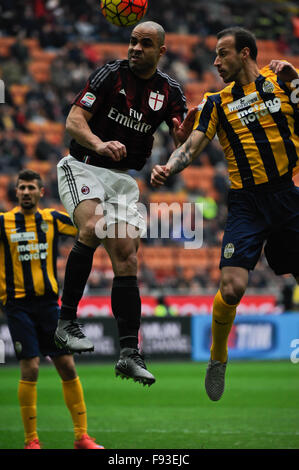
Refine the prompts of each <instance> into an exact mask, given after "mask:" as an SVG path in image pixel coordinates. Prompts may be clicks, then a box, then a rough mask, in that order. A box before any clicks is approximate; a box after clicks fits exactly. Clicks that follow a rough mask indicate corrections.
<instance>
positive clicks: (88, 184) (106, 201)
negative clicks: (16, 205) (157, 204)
mask: <svg viewBox="0 0 299 470" xmlns="http://www.w3.org/2000/svg"><path fill="white" fill-rule="evenodd" d="M57 176H58V191H59V196H60V199H61V202H62V204H63V205H64V207H65V209H66V211H67V212H68V214H69V216H70V217H71V219H72V221H73V222H74V210H75V209H76V207H77V206H78V204H79V203H80V202H81V201H85V200H88V199H99V200H100V201H101V204H100V205H99V206H100V207H99V211H98V208H97V212H96V213H97V214H103V215H104V218H105V223H106V226H107V228H108V227H109V226H111V225H113V224H117V223H119V222H126V223H128V224H130V225H133V226H134V227H137V228H138V230H139V236H145V233H146V223H145V221H144V218H143V216H142V214H141V212H140V211H139V210H138V207H137V203H138V200H139V188H138V185H137V183H136V181H135V180H134V178H132V176H130V175H129V174H128V173H127V172H126V171H122V170H114V169H113V170H110V169H107V168H101V167H96V166H93V165H87V164H86V163H81V162H79V161H78V160H76V159H75V158H74V157H72V156H71V155H68V156H66V157H64V158H62V160H60V162H59V163H58V165H57Z"/></svg>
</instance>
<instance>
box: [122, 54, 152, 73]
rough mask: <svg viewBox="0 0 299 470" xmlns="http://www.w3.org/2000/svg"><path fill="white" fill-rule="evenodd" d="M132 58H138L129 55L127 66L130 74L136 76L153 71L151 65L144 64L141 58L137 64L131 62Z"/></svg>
mask: <svg viewBox="0 0 299 470" xmlns="http://www.w3.org/2000/svg"><path fill="white" fill-rule="evenodd" d="M132 57H139V56H138V55H135V56H134V55H129V57H128V58H129V65H130V69H131V70H132V72H134V73H135V74H136V75H137V76H138V75H144V74H147V73H148V72H150V71H151V70H152V69H153V63H149V62H146V61H145V60H144V59H143V58H142V57H141V56H140V58H139V60H138V61H137V62H133V61H132Z"/></svg>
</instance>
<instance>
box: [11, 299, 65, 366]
mask: <svg viewBox="0 0 299 470" xmlns="http://www.w3.org/2000/svg"><path fill="white" fill-rule="evenodd" d="M4 312H5V313H6V316H7V323H8V328H9V331H10V335H11V338H12V341H13V345H14V349H15V353H16V357H17V359H29V358H31V357H36V356H39V355H40V354H42V355H44V356H50V357H56V356H61V355H63V354H67V351H66V350H62V349H58V348H57V346H56V344H55V342H54V333H55V330H56V327H57V322H58V317H59V306H58V303H57V300H56V299H49V298H45V297H35V298H34V299H30V300H28V299H17V300H14V301H8V302H7V304H6V305H5V307H4Z"/></svg>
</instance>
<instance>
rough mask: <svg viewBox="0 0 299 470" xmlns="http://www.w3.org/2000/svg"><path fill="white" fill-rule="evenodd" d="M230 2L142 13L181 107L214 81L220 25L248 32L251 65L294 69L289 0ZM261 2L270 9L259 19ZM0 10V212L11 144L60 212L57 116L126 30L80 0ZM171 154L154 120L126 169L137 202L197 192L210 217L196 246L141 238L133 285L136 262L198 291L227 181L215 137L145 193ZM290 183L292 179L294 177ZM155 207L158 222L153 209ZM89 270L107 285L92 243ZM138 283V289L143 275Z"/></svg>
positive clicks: (120, 54)
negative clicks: (139, 155) (149, 141)
mask: <svg viewBox="0 0 299 470" xmlns="http://www.w3.org/2000/svg"><path fill="white" fill-rule="evenodd" d="M239 3H240V2H239ZM239 3H238V2H236V1H234V0H229V1H225V2H224V1H221V0H218V1H215V2H210V3H207V2H204V1H202V0H198V1H197V2H191V4H190V12H189V14H188V15H187V17H186V15H185V14H183V13H184V12H182V8H183V7H182V2H181V1H179V0H172V1H170V0H164V1H163V3H162V4H161V2H160V1H158V0H151V5H150V8H149V10H148V13H147V15H146V19H148V20H150V19H153V20H156V19H157V18H159V21H160V22H161V23H162V24H163V25H164V27H165V29H166V31H168V34H167V38H166V44H167V47H168V54H167V56H166V57H165V59H163V60H162V61H161V68H162V70H164V71H165V72H167V73H169V74H170V75H172V76H173V77H174V78H177V79H178V80H179V81H180V82H181V83H182V84H183V86H184V90H185V94H186V97H187V101H188V105H189V106H193V105H197V104H198V103H199V102H200V101H201V100H202V98H203V95H204V93H205V92H207V91H217V90H219V89H221V88H222V87H223V82H222V80H220V79H219V77H218V76H217V74H216V73H215V71H214V70H213V66H212V63H213V60H214V48H215V44H216V36H215V33H216V32H217V31H219V30H220V29H222V28H223V27H226V26H228V25H234V24H235V25H245V26H246V27H248V28H249V29H251V30H253V31H254V32H255V33H256V35H257V37H258V47H259V57H258V63H259V66H260V67H263V66H264V65H266V64H267V63H269V61H270V60H271V59H272V58H286V59H287V60H290V61H292V63H293V64H294V65H295V66H296V67H298V68H299V34H298V22H299V7H298V6H296V3H295V2H287V4H286V2H275V3H274V4H273V2H263V1H261V2H259V5H257V4H256V2H253V0H245V1H244V2H242V4H239ZM269 3H271V4H272V6H271V8H272V10H271V15H270V16H269V15H268V16H267V11H268V9H269ZM253 4H254V8H253ZM273 9H274V10H273ZM273 11H275V13H276V14H275V15H274V14H273ZM0 13H1V15H0V16H1V19H0V30H1V36H0V78H2V80H3V81H4V83H5V86H6V89H5V92H6V95H5V101H6V103H5V105H4V104H3V105H0V137H1V143H0V170H1V177H0V201H1V210H3V211H5V210H9V209H10V208H11V207H12V205H13V202H14V199H13V190H12V188H13V184H14V178H15V172H16V171H17V170H18V167H17V166H16V164H15V161H14V160H13V159H12V158H11V154H10V153H9V152H11V149H12V148H15V146H16V141H17V143H19V145H20V148H23V149H24V150H23V151H24V155H23V158H22V160H21V164H22V166H24V167H27V168H32V169H34V170H36V171H38V172H40V173H41V174H42V176H43V177H44V179H45V181H46V183H48V182H49V181H50V184H49V187H48V188H47V193H46V197H45V200H44V203H43V204H44V205H45V206H46V205H49V204H51V205H52V206H53V205H54V206H55V207H57V208H59V209H61V203H60V201H59V198H58V193H57V185H56V184H55V176H54V177H53V168H54V173H55V167H56V164H57V161H58V160H59V158H60V155H65V154H66V152H67V148H68V143H69V136H67V135H65V131H64V121H65V117H66V115H67V113H68V110H69V105H70V102H71V101H72V99H73V98H74V96H75V94H76V93H77V92H78V91H79V90H80V88H81V86H82V85H83V84H84V82H85V80H86V78H87V77H88V75H89V73H90V72H91V71H92V70H93V69H94V68H95V66H96V65H101V64H102V63H104V62H106V61H107V60H109V59H113V58H125V57H126V54H127V41H128V37H129V33H130V28H116V27H114V26H112V25H110V24H109V23H108V22H107V21H106V20H104V18H103V17H102V15H101V13H100V10H99V2H89V1H87V2H84V6H82V5H81V6H80V5H79V4H77V3H76V4H74V3H73V2H72V1H71V0H64V1H63V2H62V0H53V1H51V2H49V1H44V0H39V1H38V2H37V1H33V0H26V1H25V2H20V0H15V2H12V3H11V4H10V2H4V4H3V5H1V6H0ZM82 14H84V15H85V17H84V19H82ZM182 17H183V19H184V21H182V20H181V18H182ZM256 18H259V21H258V22H256V21H255V19H256ZM269 21H270V23H269ZM83 23H84V25H85V28H83V26H82V24H83ZM86 25H87V26H88V27H86ZM112 39H113V41H112ZM1 107H2V110H1ZM4 107H5V108H4ZM12 130H14V135H13V136H12V135H11V131H12ZM41 142H42V145H41ZM45 143H46V144H47V145H45ZM8 144H9V145H8ZM38 146H39V147H38ZM38 148H43V149H46V150H44V152H46V155H48V158H47V157H46V159H44V155H45V153H42V152H41V153H40V154H39V153H38V152H37V149H38ZM9 149H10V150H9ZM171 151H172V146H171V143H170V140H169V136H168V130H167V129H164V128H163V127H162V128H161V129H160V130H159V131H158V133H157V138H156V143H155V146H154V150H153V156H152V160H151V162H149V163H148V165H147V166H146V167H145V168H144V169H143V170H142V172H141V173H140V174H135V173H134V172H132V174H133V176H135V177H136V178H138V179H137V181H138V184H139V189H140V193H141V200H142V202H143V203H144V204H145V205H146V207H149V204H150V203H161V202H166V203H168V204H171V203H178V204H179V205H182V204H184V203H187V202H194V201H196V198H197V197H206V198H208V197H209V198H212V200H213V201H215V203H216V207H217V211H216V212H217V214H216V216H215V217H214V218H212V219H211V220H208V219H204V221H203V230H204V245H203V247H202V248H200V249H198V250H185V249H184V248H183V241H184V239H183V237H182V239H180V240H179V239H175V238H171V237H170V239H167V240H161V239H156V240H153V239H149V238H145V239H143V240H142V244H141V249H140V251H139V254H138V257H139V260H140V263H141V268H140V270H141V272H140V276H141V282H143V278H142V276H143V268H142V266H145V267H146V269H148V270H149V272H151V273H152V277H153V279H154V287H155V286H156V287H159V285H160V284H161V282H163V285H164V286H166V287H167V286H169V287H173V286H176V285H178V284H177V283H178V279H181V276H182V277H183V279H184V283H185V284H184V285H185V286H186V288H188V286H190V283H191V282H192V285H193V286H194V282H195V283H197V286H198V288H199V289H200V288H201V287H203V282H202V281H201V279H202V276H204V277H206V279H207V280H208V281H207V282H208V283H209V285H211V286H216V285H217V283H218V280H219V270H218V262H219V249H220V242H221V236H222V231H223V224H224V221H225V215H226V207H225V195H226V191H227V188H228V184H227V179H226V178H225V176H222V168H223V167H224V169H225V163H224V160H223V156H222V153H221V151H220V152H219V148H218V146H217V141H215V142H213V143H212V144H211V145H210V146H209V148H208V149H207V151H206V153H205V154H203V155H202V158H201V159H200V161H197V162H194V165H192V166H190V167H188V168H187V169H186V170H185V171H184V172H183V173H182V174H180V175H177V176H175V177H173V178H171V179H170V180H169V182H168V183H167V186H165V187H164V188H162V190H159V191H157V190H153V188H151V187H150V185H149V174H150V170H151V167H152V165H153V164H154V163H156V162H161V163H164V162H165V161H166V160H167V158H168V156H169V154H170V152H171ZM47 152H48V153H47ZM38 154H39V158H38V156H37V155H38ZM41 155H42V156H41ZM10 160H12V161H11V162H10ZM8 161H9V162H10V163H11V165H10V166H8V163H7V162H8ZM53 178H54V179H53ZM216 178H218V180H217V181H218V184H216ZM295 181H296V182H297V184H299V175H297V176H296V178H295ZM161 214H162V215H160V218H161V222H163V211H161ZM215 243H216V245H217V246H215ZM70 246H71V245H69V242H66V244H65V245H64V244H63V245H62V246H61V251H60V259H59V263H58V273H59V277H60V279H61V280H62V279H63V271H64V263H65V259H66V256H67V254H68V252H69V249H70ZM94 270H98V271H100V272H102V273H104V274H105V273H107V278H106V279H104V278H105V276H104V274H103V277H102V278H101V281H100V282H99V285H98V288H99V289H100V288H103V287H104V288H107V287H109V286H110V285H111V276H110V274H109V272H111V265H110V261H109V259H108V256H107V254H106V253H105V252H104V250H103V249H101V248H100V249H98V250H97V252H96V256H95V259H94ZM257 270H258V271H260V272H261V273H266V274H265V276H264V278H265V279H267V283H268V285H270V284H272V285H273V283H274V285H275V282H276V281H275V279H276V278H275V277H274V276H273V275H272V273H271V272H270V271H269V270H268V268H267V267H266V264H265V262H264V261H263V259H262V260H261V262H260V263H259V266H258V268H257ZM199 271H200V273H201V275H199V274H198V273H199ZM109 276H110V277H109ZM103 279H104V281H103ZM107 279H108V281H107ZM109 283H110V284H109ZM143 286H144V288H145V289H146V287H147V285H146V281H144V282H143ZM151 287H153V285H151ZM258 287H259V286H258V285H257V286H256V285H255V288H258Z"/></svg>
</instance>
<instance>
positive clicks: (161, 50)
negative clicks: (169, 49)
mask: <svg viewBox="0 0 299 470" xmlns="http://www.w3.org/2000/svg"><path fill="white" fill-rule="evenodd" d="M165 52H166V46H165V45H163V46H161V47H160V57H162V55H164V54H165Z"/></svg>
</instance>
